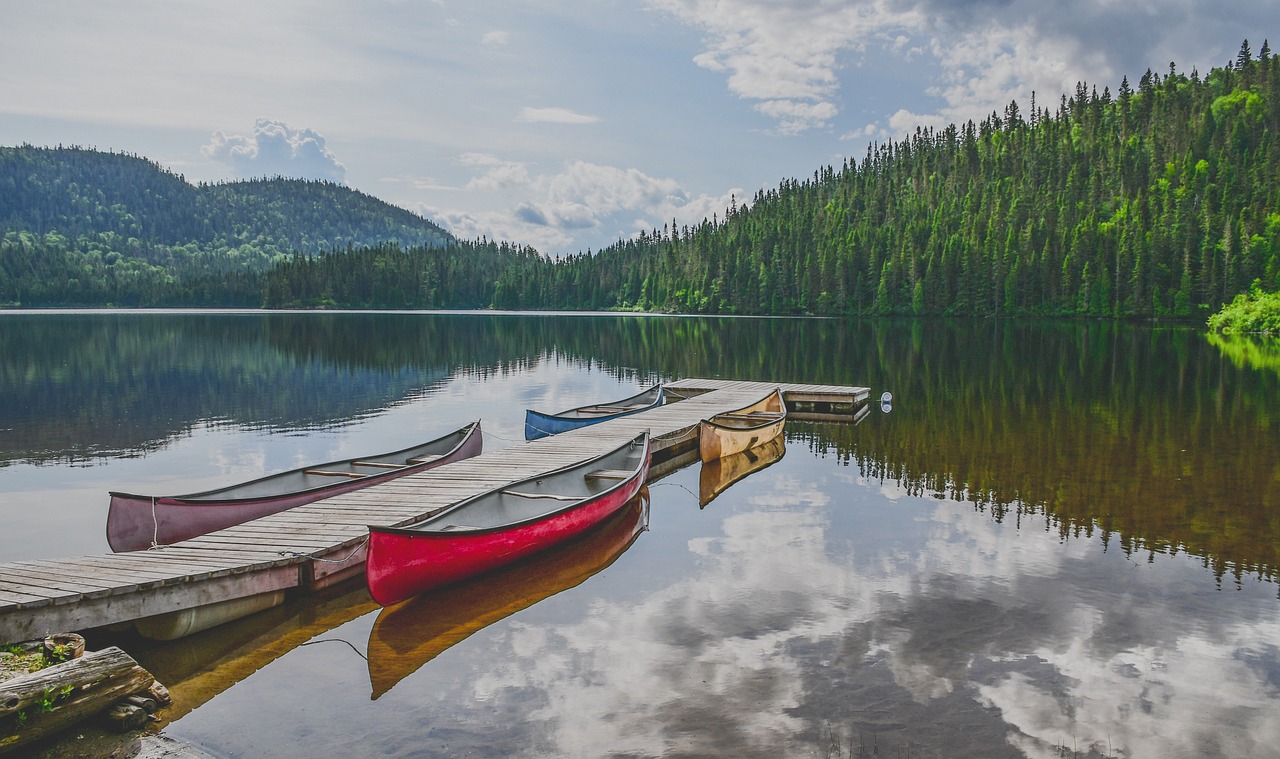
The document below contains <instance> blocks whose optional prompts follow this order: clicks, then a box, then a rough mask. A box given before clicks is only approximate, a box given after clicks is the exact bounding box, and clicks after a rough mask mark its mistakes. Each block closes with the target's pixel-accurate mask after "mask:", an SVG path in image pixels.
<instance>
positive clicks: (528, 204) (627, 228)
mask: <svg viewBox="0 0 1280 759" xmlns="http://www.w3.org/2000/svg"><path fill="white" fill-rule="evenodd" d="M456 163H457V164H458V165H460V166H465V167H469V168H473V169H475V170H476V171H477V173H476V174H475V176H473V177H471V178H470V179H469V180H467V182H466V183H465V184H464V185H463V187H462V189H463V190H464V191H466V192H468V193H476V194H484V195H494V194H499V195H503V196H505V197H508V198H509V199H510V200H509V202H510V210H508V211H505V212H504V211H486V212H477V211H462V210H454V209H448V208H436V207H429V206H425V205H419V206H418V207H417V208H416V209H415V210H418V211H420V212H421V213H423V214H424V215H426V216H428V217H429V218H431V219H432V220H433V221H435V222H436V223H438V224H440V225H442V226H443V227H445V228H446V229H448V230H449V231H450V232H451V233H452V234H454V235H455V236H457V237H460V238H462V239H473V238H476V237H480V236H484V237H488V238H490V239H497V240H507V241H510V242H515V243H519V244H528V245H533V246H534V247H536V248H538V249H539V250H541V251H543V252H547V253H559V252H576V251H575V250H572V249H571V245H572V243H573V240H574V239H576V237H577V235H578V233H580V232H581V231H583V230H595V231H599V232H603V233H604V234H616V235H617V236H618V237H624V236H629V235H633V234H638V233H639V232H641V231H648V230H652V229H655V228H656V229H661V228H662V226H663V225H664V224H670V223H671V221H672V219H675V220H676V221H677V223H679V224H681V225H689V226H693V225H696V224H699V223H701V221H702V220H703V219H704V218H707V219H709V218H711V217H712V215H713V214H717V215H721V214H723V213H724V209H725V208H726V207H728V205H729V203H730V200H731V197H730V196H731V195H733V194H736V195H738V196H741V195H742V194H743V193H742V190H741V188H734V189H733V190H730V191H728V192H725V193H724V194H723V195H709V194H700V195H693V194H691V193H689V192H688V191H687V190H686V189H685V188H684V187H683V186H681V184H680V183H679V182H678V181H676V180H675V179H670V178H659V177H653V176H650V175H648V174H646V173H644V172H643V171H640V170H639V169H634V168H630V169H627V168H619V167H616V166H604V165H600V164H595V163H590V162H588V161H569V162H568V163H566V164H564V166H563V167H562V168H561V170H560V171H558V172H556V173H550V174H535V173H533V172H531V170H530V165H529V164H527V163H524V162H520V161H509V160H505V159H502V158H499V157H498V156H494V155H491V154H488V153H467V154H464V155H462V156H459V157H458V159H457V161H456ZM739 205H741V201H739ZM624 220H625V221H624Z"/></svg>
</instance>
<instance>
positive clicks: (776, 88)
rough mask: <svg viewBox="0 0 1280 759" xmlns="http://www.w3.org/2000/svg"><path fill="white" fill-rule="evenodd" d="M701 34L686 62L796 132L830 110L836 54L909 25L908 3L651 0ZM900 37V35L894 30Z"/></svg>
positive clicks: (822, 121) (912, 24)
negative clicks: (703, 46) (723, 80)
mask: <svg viewBox="0 0 1280 759" xmlns="http://www.w3.org/2000/svg"><path fill="white" fill-rule="evenodd" d="M653 5H654V6H655V7H657V8H659V9H661V10H664V11H666V12H668V13H670V14H671V15H672V16H674V17H675V18H677V19H678V20H680V21H682V22H685V23H687V24H690V25H692V26H694V27H697V28H699V29H701V30H703V32H704V33H705V34H706V42H707V44H708V45H709V47H710V49H709V50H707V51H706V52H704V53H702V54H700V55H698V56H696V57H695V58H694V62H695V63H696V64H697V65H699V66H701V67H703V68H705V69H708V70H710V71H716V72H723V73H727V74H728V75H729V90H730V91H731V92H733V93H734V94H735V95H737V96H739V97H741V98H744V99H747V100H755V101H759V102H758V103H757V105H756V106H755V107H756V110H758V111H760V112H761V113H763V114H764V115H766V116H770V117H771V118H774V119H776V120H777V121H778V122H779V131H781V132H783V133H798V132H801V131H805V130H808V129H816V128H821V127H825V126H827V125H829V123H830V121H831V119H832V118H833V117H834V116H835V114H836V113H837V111H838V106H837V105H836V102H835V101H836V99H837V98H836V96H837V94H838V90H839V89H840V80H839V76H838V71H839V69H840V60H839V58H840V56H841V55H843V54H848V53H852V52H859V51H861V50H862V49H863V47H864V45H865V44H866V43H867V42H868V41H869V40H871V39H874V38H875V37H876V36H877V35H880V34H883V33H886V32H887V31H888V30H891V29H904V28H905V29H917V28H919V27H920V26H921V25H922V22H923V19H922V17H921V15H920V14H919V13H918V12H917V11H916V10H914V9H911V8H905V7H904V8H903V9H899V8H898V7H895V6H891V4H889V3H887V2H883V1H882V0H875V1H874V2H863V3H846V2H821V1H810V2H792V3H778V2H771V1H770V0H654V2H653ZM898 36H901V35H898Z"/></svg>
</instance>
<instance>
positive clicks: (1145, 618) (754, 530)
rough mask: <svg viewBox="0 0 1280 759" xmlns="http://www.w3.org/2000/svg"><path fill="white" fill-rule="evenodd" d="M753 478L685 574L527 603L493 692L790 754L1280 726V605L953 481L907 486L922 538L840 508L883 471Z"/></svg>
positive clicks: (590, 751) (605, 724)
mask: <svg viewBox="0 0 1280 759" xmlns="http://www.w3.org/2000/svg"><path fill="white" fill-rule="evenodd" d="M758 484H759V487H757V488H756V489H755V493H754V495H753V496H751V498H750V507H751V510H746V511H741V512H739V513H729V512H728V511H727V510H726V509H723V508H722V509H721V511H720V512H719V513H726V514H728V515H727V516H726V517H725V518H724V521H723V523H722V525H721V534H720V535H718V536H715V537H709V538H703V539H698V540H693V541H691V542H690V544H689V550H690V552H691V553H692V554H693V555H694V556H695V557H696V569H695V570H694V571H692V572H690V573H689V574H688V576H686V577H684V578H682V579H679V580H677V581H675V582H672V583H670V584H668V585H667V586H665V587H662V588H659V589H656V590H652V591H651V592H649V593H648V594H647V595H646V596H645V597H644V598H643V599H641V600H639V601H637V602H629V601H628V602H622V601H604V600H601V601H597V602H595V603H594V605H593V606H592V607H591V609H590V612H589V614H588V616H587V618H586V619H584V620H582V621H580V622H574V623H567V624H559V625H554V626H550V627H548V626H540V625H539V626H535V625H532V624H527V623H520V622H516V623H514V624H513V625H512V626H511V628H510V631H509V633H508V635H509V640H508V645H510V646H511V648H512V649H513V650H514V651H515V652H516V653H517V655H518V658H516V659H514V660H513V661H511V662H510V663H509V665H506V666H504V667H502V668H501V669H498V670H494V671H491V672H489V673H488V674H487V675H486V676H485V677H484V679H483V681H481V682H480V683H478V684H477V686H476V688H477V690H476V693H475V696H476V698H478V699H481V700H489V699H494V698H500V697H501V696H500V694H503V693H514V692H516V691H517V690H520V691H527V690H532V691H533V692H536V693H538V699H537V700H538V702H539V703H540V706H539V708H537V709H535V710H533V711H532V713H530V714H528V715H527V719H528V720H530V721H533V722H536V723H537V724H538V727H537V728H536V730H537V732H538V734H539V736H540V739H541V740H542V741H546V743H545V744H543V745H545V746H546V747H548V751H547V753H549V754H560V755H578V756H581V755H592V756H596V755H600V756H602V755H607V754H615V755H616V754H634V755H648V756H656V755H685V754H715V755H736V756H783V755H795V754H797V753H805V754H809V753H812V752H813V751H814V750H816V748H817V746H818V745H822V746H827V745H828V742H829V741H830V740H831V737H830V736H832V735H834V736H835V739H836V740H838V741H841V742H842V745H843V746H845V748H846V749H847V748H848V747H849V746H850V745H852V744H854V743H856V742H858V741H859V740H861V741H864V742H869V741H870V740H871V738H870V737H869V736H872V735H873V734H874V735H875V736H876V737H875V740H876V741H878V743H879V747H880V748H881V750H882V751H883V750H886V746H892V745H894V744H897V745H904V744H910V745H913V746H915V747H917V748H922V749H929V748H932V749H934V750H939V751H944V753H945V754H946V755H948V756H1000V755H1006V754H1007V755H1010V756H1019V755H1028V756H1046V757H1047V756H1056V753H1055V750H1056V747H1059V746H1076V747H1078V748H1079V749H1080V750H1082V751H1083V750H1085V749H1086V748H1089V747H1092V749H1093V750H1095V751H1096V752H1098V753H1101V754H1113V755H1124V756H1131V757H1141V756H1152V757H1176V756H1192V755H1194V756H1260V755H1264V754H1266V753H1267V752H1269V751H1271V750H1272V747H1274V746H1275V745H1280V710H1277V709H1276V708H1275V707H1276V704H1275V698H1276V697H1277V695H1280V688H1278V687H1277V683H1278V682H1280V676H1278V675H1277V673H1278V672H1280V667H1278V664H1277V661H1278V656H1277V649H1276V647H1275V645H1274V641H1276V640H1280V613H1278V611H1277V609H1276V606H1275V604H1274V603H1259V604H1252V603H1249V602H1247V601H1246V602H1242V601H1241V599H1240V598H1238V597H1233V596H1234V594H1226V593H1222V592H1220V591H1216V590H1212V589H1211V588H1212V578H1211V577H1209V576H1208V575H1207V574H1205V573H1203V570H1199V568H1198V567H1197V568H1193V572H1186V573H1184V571H1183V570H1184V567H1183V564H1185V563H1187V562H1184V561H1183V560H1182V559H1178V558H1177V557H1173V558H1165V557H1162V561H1163V564H1164V565H1166V566H1165V567H1157V568H1155V569H1154V570H1153V569H1150V568H1146V567H1144V568H1138V569H1135V568H1134V565H1133V564H1132V563H1131V562H1128V561H1126V560H1125V559H1124V558H1123V557H1118V556H1105V555H1103V554H1102V553H1101V550H1100V546H1099V544H1098V543H1096V542H1095V541H1088V540H1078V541H1068V542H1066V543H1065V544H1064V543H1062V542H1060V540H1059V538H1058V536H1057V534H1056V533H1055V532H1052V531H1046V530H1044V529H1043V528H1044V525H1043V524H1041V523H1029V522H1030V520H1028V519H1026V518H1024V520H1023V524H1022V525H1021V528H1018V527H1015V526H1014V525H1009V524H998V523H996V522H994V521H992V520H990V519H989V518H986V517H985V516H983V515H980V514H977V513H975V512H974V511H973V510H972V508H971V507H970V506H969V505H968V504H964V503H956V502H952V501H932V500H927V499H918V498H911V497H902V498H899V499H898V500H897V501H895V502H893V508H901V509H903V510H904V513H903V514H902V515H901V516H899V517H898V518H899V519H902V518H910V519H914V520H915V521H916V522H917V524H918V528H919V529H918V536H919V537H911V536H909V535H908V534H907V533H906V532H905V531H899V532H897V533H896V535H897V539H896V541H895V542H891V543H887V544H886V543H885V542H883V541H879V540H875V539H871V538H863V537H860V536H859V535H858V534H857V532H856V530H855V531H853V533H852V534H850V533H849V532H847V531H841V530H838V529H835V528H834V527H833V525H832V520H835V519H838V518H841V516H842V515H840V514H839V513H838V512H839V510H841V509H844V510H848V509H850V508H853V509H854V510H855V511H857V503H858V502H859V501H860V500H866V502H868V503H872V504H876V505H877V507H878V508H881V509H883V508H885V502H884V501H883V500H881V499H880V497H879V496H878V495H874V494H872V495H871V496H867V495H865V494H862V493H853V494H852V500H853V501H854V503H853V504H850V503H843V502H841V503H835V504H834V505H833V504H829V503H828V502H829V501H836V500H843V499H835V498H832V497H831V494H832V493H847V491H849V490H850V489H861V490H865V491H868V492H870V491H871V489H875V490H876V491H878V490H879V489H880V488H882V487H884V485H883V483H880V482H875V483H869V484H863V485H860V486H850V485H842V486H840V487H839V488H835V487H832V486H830V485H829V484H826V486H825V487H824V486H822V485H820V486H819V488H818V489H816V490H812V489H811V488H805V490H806V491H810V490H812V492H801V489H800V488H799V487H797V480H796V479H795V478H794V477H791V476H783V475H781V474H779V475H776V476H769V473H767V472H766V473H762V474H761V478H760V480H759V483H758ZM824 484H825V483H824ZM724 505H725V504H724V502H723V501H721V502H718V503H717V506H718V507H723V506H724ZM660 508H661V506H660V505H655V509H660ZM845 516H847V515H845ZM858 516H859V517H860V518H862V517H869V516H870V515H868V514H862V513H859V514H858ZM1144 572H1145V574H1143V573H1144ZM1196 572H1198V574H1197V573H1196ZM1157 575H1158V576H1157ZM1184 575H1185V576H1184ZM1187 582H1199V584H1200V587H1185V585H1186V583H1187ZM1206 587H1207V588H1210V589H1209V590H1206V589H1205V588H1206ZM1266 600H1267V601H1270V600H1271V599H1266ZM566 673H569V674H568V675H566ZM530 727H531V728H532V726H530ZM868 745H869V743H868ZM536 753H542V752H541V751H539V752H536Z"/></svg>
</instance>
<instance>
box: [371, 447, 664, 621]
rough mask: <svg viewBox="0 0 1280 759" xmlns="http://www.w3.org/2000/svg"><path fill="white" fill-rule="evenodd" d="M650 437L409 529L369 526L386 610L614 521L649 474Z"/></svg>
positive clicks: (374, 587)
mask: <svg viewBox="0 0 1280 759" xmlns="http://www.w3.org/2000/svg"><path fill="white" fill-rule="evenodd" d="M650 453H651V449H650V445H649V433H648V432H643V433H641V434H639V435H637V436H636V437H635V438H633V439H632V440H630V441H628V442H626V443H623V444H622V445H621V446H619V447H617V448H615V449H613V450H611V451H609V452H607V453H604V454H601V455H599V456H596V457H594V458H591V459H588V460H586V461H584V462H581V463H578V464H574V465H572V466H567V467H563V468H561V469H557V470H555V471H552V472H548V473H545V474H541V475H538V476H537V477H531V478H529V479H525V480H520V481H518V482H513V483H511V484H509V485H504V486H502V487H498V488H494V489H493V490H489V491H486V492H484V493H481V494H479V495H476V496H472V497H470V498H466V499H464V500H462V501H458V502H457V503H455V504H452V505H450V506H446V507H445V508H444V510H443V511H441V512H440V513H438V514H435V515H433V516H430V517H427V518H426V519H423V520H421V521H419V522H415V523H413V524H410V525H408V526H406V527H378V526H371V527H370V528H369V548H368V561H367V563H366V565H365V577H366V579H367V581H368V583H369V594H370V595H372V596H373V600H375V601H377V602H378V603H379V604H381V605H383V606H389V605H391V604H394V603H397V602H399V601H403V600H405V599H406V598H411V597H413V596H416V595H418V594H419V593H423V592H425V591H428V590H431V589H433V588H438V587H442V586H444V585H449V584H451V583H454V582H457V581H459V580H464V579H466V578H468V577H473V576H475V575H478V574H481V573H483V572H487V571H489V570H491V569H497V568H498V567H500V566H503V565H506V564H510V563H512V562H514V561H517V560H519V559H522V558H524V557H526V556H529V555H532V554H534V553H537V552H538V551H541V550H544V549H547V548H550V547H551V546H553V545H555V544H557V543H560V542H562V541H565V540H568V539H570V538H572V537H574V536H576V535H580V534H582V533H583V532H584V531H586V530H588V529H590V528H591V527H592V526H593V525H597V524H599V523H601V522H602V521H604V520H605V519H608V518H609V516H610V515H611V514H614V513H615V512H617V511H618V510H619V509H621V508H622V507H623V506H624V505H625V504H626V503H627V501H629V500H631V498H632V497H633V496H635V494H636V493H637V492H638V491H639V490H640V486H641V485H643V484H644V482H645V478H646V477H647V476H648V474H649V460H650Z"/></svg>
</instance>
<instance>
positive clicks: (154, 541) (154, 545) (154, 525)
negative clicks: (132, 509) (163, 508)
mask: <svg viewBox="0 0 1280 759" xmlns="http://www.w3.org/2000/svg"><path fill="white" fill-rule="evenodd" d="M161 548H164V546H162V545H160V519H159V518H157V517H156V497H155V496H151V545H149V546H147V550H148V551H156V550H159V549H161Z"/></svg>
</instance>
